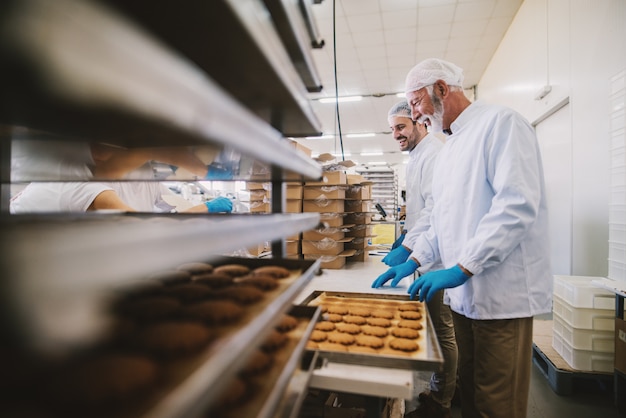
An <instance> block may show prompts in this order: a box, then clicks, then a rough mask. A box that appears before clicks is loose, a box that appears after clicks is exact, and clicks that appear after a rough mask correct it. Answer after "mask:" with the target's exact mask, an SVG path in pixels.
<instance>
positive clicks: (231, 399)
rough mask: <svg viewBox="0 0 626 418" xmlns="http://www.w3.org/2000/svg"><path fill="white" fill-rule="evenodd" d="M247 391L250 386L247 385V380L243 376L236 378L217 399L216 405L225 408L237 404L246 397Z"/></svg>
mask: <svg viewBox="0 0 626 418" xmlns="http://www.w3.org/2000/svg"><path fill="white" fill-rule="evenodd" d="M247 392H248V386H247V385H246V382H245V381H244V380H242V379H241V378H235V379H234V380H233V381H232V382H230V384H229V385H228V386H227V387H226V389H225V390H224V392H222V393H221V394H220V396H219V398H218V399H217V400H216V402H215V404H216V407H217V408H224V407H230V406H233V405H236V404H237V403H239V402H240V401H242V400H244V399H245V397H246V394H247ZM209 415H211V414H209Z"/></svg>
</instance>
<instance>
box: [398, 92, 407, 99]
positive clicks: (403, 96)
mask: <svg viewBox="0 0 626 418" xmlns="http://www.w3.org/2000/svg"><path fill="white" fill-rule="evenodd" d="M396 97H402V98H403V99H406V93H396Z"/></svg>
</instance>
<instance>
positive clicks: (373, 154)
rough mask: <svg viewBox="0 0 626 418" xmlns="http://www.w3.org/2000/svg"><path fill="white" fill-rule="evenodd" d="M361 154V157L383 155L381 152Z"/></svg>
mask: <svg viewBox="0 0 626 418" xmlns="http://www.w3.org/2000/svg"><path fill="white" fill-rule="evenodd" d="M361 155H362V156H363V157H373V156H375V155H383V153H382V152H362V153H361Z"/></svg>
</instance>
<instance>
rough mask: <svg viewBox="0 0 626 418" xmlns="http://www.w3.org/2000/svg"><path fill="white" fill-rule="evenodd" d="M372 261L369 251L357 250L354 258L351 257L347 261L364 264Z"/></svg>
mask: <svg viewBox="0 0 626 418" xmlns="http://www.w3.org/2000/svg"><path fill="white" fill-rule="evenodd" d="M369 259H370V252H369V251H368V250H367V249H363V250H356V253H354V255H353V256H351V257H349V258H348V260H347V261H356V262H364V261H367V260H369Z"/></svg>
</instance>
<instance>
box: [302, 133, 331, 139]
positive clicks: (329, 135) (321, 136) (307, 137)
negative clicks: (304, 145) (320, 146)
mask: <svg viewBox="0 0 626 418" xmlns="http://www.w3.org/2000/svg"><path fill="white" fill-rule="evenodd" d="M334 137H335V135H331V134H324V135H320V136H305V137H304V139H330V138H334Z"/></svg>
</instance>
